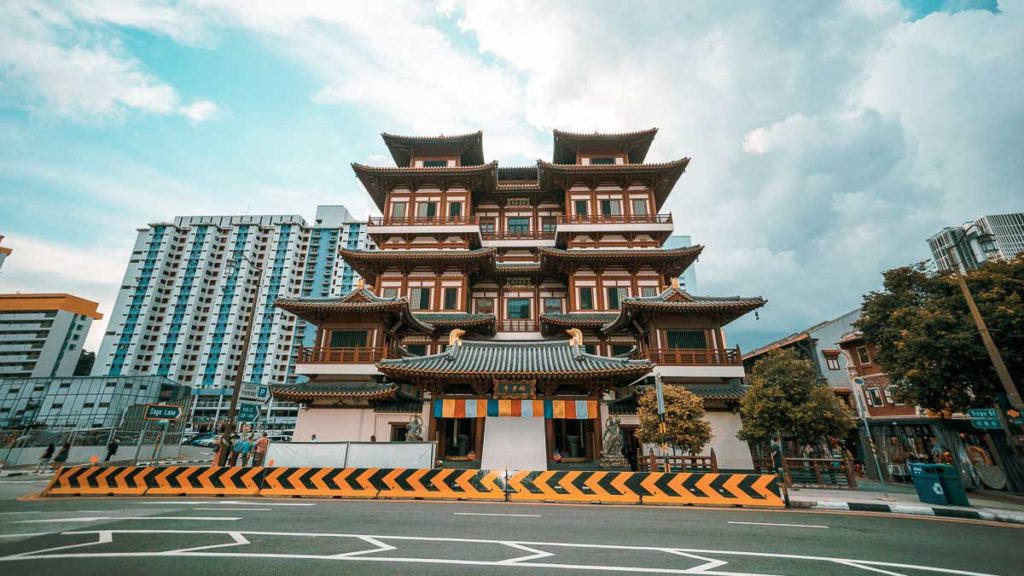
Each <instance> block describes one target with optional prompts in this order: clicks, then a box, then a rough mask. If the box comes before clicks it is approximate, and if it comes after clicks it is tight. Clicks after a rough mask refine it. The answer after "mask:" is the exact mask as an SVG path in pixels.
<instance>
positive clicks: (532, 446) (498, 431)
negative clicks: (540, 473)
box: [480, 416, 548, 470]
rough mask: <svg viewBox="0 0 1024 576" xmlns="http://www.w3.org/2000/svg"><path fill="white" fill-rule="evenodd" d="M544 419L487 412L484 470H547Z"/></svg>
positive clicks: (481, 464) (482, 466)
mask: <svg viewBox="0 0 1024 576" xmlns="http://www.w3.org/2000/svg"><path fill="white" fill-rule="evenodd" d="M545 452H546V450H545V444H544V419H543V418H521V417H517V416H488V417H487V434H486V435H485V436H484V455H483V460H481V462H480V468H482V469H484V470H547V467H548V466H547V463H548V460H547V454H545Z"/></svg>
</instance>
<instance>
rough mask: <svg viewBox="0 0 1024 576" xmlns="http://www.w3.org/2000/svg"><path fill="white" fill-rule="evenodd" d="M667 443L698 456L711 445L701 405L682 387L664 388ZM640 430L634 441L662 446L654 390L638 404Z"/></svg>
mask: <svg viewBox="0 0 1024 576" xmlns="http://www.w3.org/2000/svg"><path fill="white" fill-rule="evenodd" d="M663 388H664V390H663V392H664V396H665V426H666V428H667V434H666V438H665V439H666V442H667V443H668V445H669V446H672V447H673V448H676V449H678V450H680V451H682V452H684V453H686V454H700V453H701V452H703V450H704V447H705V446H707V445H708V442H711V424H710V423H708V421H707V420H705V419H704V401H703V400H701V399H700V398H699V397H697V395H696V394H694V393H693V392H690V391H689V390H687V389H686V388H684V387H683V386H679V385H674V384H665V385H664V387H663ZM637 407H638V408H637V414H638V416H639V418H640V427H639V428H638V429H637V431H636V437H637V438H639V439H640V441H641V442H645V443H649V444H660V443H661V431H660V429H659V427H658V423H659V421H660V420H659V418H658V398H657V395H656V393H655V391H654V389H653V388H651V389H649V390H647V391H646V392H644V393H643V394H642V395H641V396H640V398H639V400H638V401H637Z"/></svg>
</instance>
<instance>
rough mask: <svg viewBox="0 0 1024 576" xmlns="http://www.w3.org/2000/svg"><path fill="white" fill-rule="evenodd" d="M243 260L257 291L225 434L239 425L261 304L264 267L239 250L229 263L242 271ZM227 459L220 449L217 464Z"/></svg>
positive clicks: (244, 339)
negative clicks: (244, 380) (240, 400)
mask: <svg viewBox="0 0 1024 576" xmlns="http://www.w3.org/2000/svg"><path fill="white" fill-rule="evenodd" d="M243 261H244V262H245V263H246V264H248V265H249V266H250V267H251V268H252V269H253V271H255V272H256V293H255V294H254V295H253V302H252V310H251V311H250V312H249V317H248V319H247V321H246V324H245V337H244V338H243V339H242V351H241V356H240V357H239V359H238V368H237V369H236V370H235V384H234V388H233V389H232V390H231V405H230V407H229V408H228V422H227V424H226V425H225V427H224V434H229V433H233V432H234V431H235V427H236V426H237V425H238V423H237V422H235V417H236V416H237V414H238V396H239V394H240V393H241V392H242V377H243V376H244V375H245V363H246V361H247V360H248V357H249V342H250V341H251V340H252V326H253V324H254V323H255V320H256V305H257V304H259V297H260V285H261V284H262V283H263V268H261V267H259V266H257V265H256V263H255V262H253V261H252V260H250V259H249V258H248V257H246V256H245V254H242V253H241V252H237V253H236V254H235V259H234V260H232V261H231V262H230V263H229V264H228V265H229V266H230V267H231V268H233V269H234V270H235V271H236V273H241V267H242V262H243ZM247 284H248V283H247ZM227 460H228V455H227V451H226V450H220V452H219V456H218V457H217V465H218V466H224V465H226V464H227Z"/></svg>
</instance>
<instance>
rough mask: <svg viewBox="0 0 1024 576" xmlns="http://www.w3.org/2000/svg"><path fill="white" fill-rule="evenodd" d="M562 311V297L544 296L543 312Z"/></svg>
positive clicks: (554, 312) (553, 312)
mask: <svg viewBox="0 0 1024 576" xmlns="http://www.w3.org/2000/svg"><path fill="white" fill-rule="evenodd" d="M561 312H562V299H561V298H545V299H544V313H545V314H559V313H561Z"/></svg>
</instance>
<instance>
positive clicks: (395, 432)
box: [391, 422, 409, 442]
mask: <svg viewBox="0 0 1024 576" xmlns="http://www.w3.org/2000/svg"><path fill="white" fill-rule="evenodd" d="M408 431H409V424H408V423H405V422H403V423H401V424H398V423H394V422H392V423H391V441H392V442H405V436H406V433H407V432H408Z"/></svg>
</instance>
